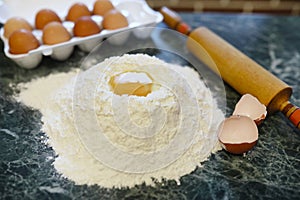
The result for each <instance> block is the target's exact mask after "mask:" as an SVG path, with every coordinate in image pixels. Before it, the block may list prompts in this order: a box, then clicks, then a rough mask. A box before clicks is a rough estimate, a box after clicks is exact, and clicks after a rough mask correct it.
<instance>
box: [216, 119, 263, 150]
mask: <svg viewBox="0 0 300 200" xmlns="http://www.w3.org/2000/svg"><path fill="white" fill-rule="evenodd" d="M218 138H219V141H220V142H221V144H222V146H223V148H224V149H225V150H226V151H228V152H230V153H233V154H243V153H246V152H247V151H249V150H250V149H252V148H253V146H254V145H255V144H256V143H257V140H258V129H257V126H256V124H255V122H254V121H253V120H252V119H251V118H250V117H247V116H238V115H233V116H231V117H229V118H226V119H225V120H224V121H223V122H222V123H221V124H220V126H219V132H218Z"/></svg>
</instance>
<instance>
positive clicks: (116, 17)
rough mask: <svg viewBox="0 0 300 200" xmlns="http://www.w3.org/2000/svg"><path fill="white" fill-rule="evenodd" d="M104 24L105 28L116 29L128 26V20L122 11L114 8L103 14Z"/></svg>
mask: <svg viewBox="0 0 300 200" xmlns="http://www.w3.org/2000/svg"><path fill="white" fill-rule="evenodd" d="M102 26H103V28H104V29H108V30H114V29H118V28H123V27H126V26H128V21H127V19H126V17H125V16H124V15H123V14H122V13H121V12H119V11H117V10H115V9H113V10H110V11H108V12H107V13H106V14H105V15H104V16H103V21H102Z"/></svg>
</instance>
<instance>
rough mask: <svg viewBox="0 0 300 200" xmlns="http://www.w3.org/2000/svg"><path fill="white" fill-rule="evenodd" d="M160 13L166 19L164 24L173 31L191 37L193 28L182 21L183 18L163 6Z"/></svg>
mask: <svg viewBox="0 0 300 200" xmlns="http://www.w3.org/2000/svg"><path fill="white" fill-rule="evenodd" d="M160 13H161V14H162V15H163V17H164V22H165V23H166V24H167V25H168V26H169V27H170V28H172V29H174V30H176V31H178V32H180V33H182V34H185V35H189V34H190V32H191V30H192V29H191V27H190V26H189V25H188V24H186V23H184V22H183V21H182V19H181V17H180V16H179V15H178V14H177V13H176V12H174V11H172V10H171V9H169V8H167V7H165V6H163V7H162V8H161V9H160Z"/></svg>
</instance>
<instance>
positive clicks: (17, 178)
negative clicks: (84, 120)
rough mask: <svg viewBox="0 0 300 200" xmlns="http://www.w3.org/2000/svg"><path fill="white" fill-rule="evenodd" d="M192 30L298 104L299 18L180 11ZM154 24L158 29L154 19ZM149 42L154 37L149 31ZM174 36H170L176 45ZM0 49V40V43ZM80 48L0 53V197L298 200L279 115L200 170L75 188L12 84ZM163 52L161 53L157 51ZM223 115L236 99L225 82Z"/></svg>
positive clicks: (288, 135) (297, 144) (293, 139)
mask: <svg viewBox="0 0 300 200" xmlns="http://www.w3.org/2000/svg"><path fill="white" fill-rule="evenodd" d="M181 16H182V17H183V19H184V20H185V21H186V22H188V23H189V24H190V25H191V26H192V27H193V28H196V27H198V26H200V25H204V26H207V27H208V28H210V29H211V30H213V31H214V32H216V33H217V34H219V35H220V36H222V37H223V38H224V39H226V40H227V41H229V42H230V43H231V44H233V45H234V46H236V47H237V48H238V49H240V50H241V51H243V52H244V53H246V54H247V55H248V56H250V57H251V58H253V59H254V60H256V61H257V62H258V63H260V64H261V65H263V66H264V67H265V68H266V69H268V70H269V71H270V72H272V73H274V74H275V75H276V76H278V77H279V78H280V79H282V80H283V81H285V82H286V83H288V84H289V85H290V86H292V87H293V90H294V93H293V96H292V98H291V101H292V102H293V103H295V104H296V105H300V34H299V32H300V18H299V17H289V16H270V15H240V14H214V13H207V14H198V13H181ZM158 26H159V27H162V28H164V27H166V25H165V24H164V23H160V24H159V25H158ZM151 40H152V42H154V43H155V42H161V40H160V38H158V37H157V35H152V38H151ZM177 42H178V41H171V43H174V44H175V46H176V43H177ZM0 49H3V43H2V42H0ZM86 55H87V54H86V53H83V52H81V51H79V50H78V49H76V50H75V52H74V53H73V55H72V56H71V58H70V59H68V60H67V61H65V62H58V61H53V60H51V59H50V58H44V59H43V61H42V63H41V64H40V66H39V67H38V68H36V69H33V70H26V69H22V68H20V67H18V66H16V64H14V63H13V62H12V61H11V60H9V59H8V58H6V57H5V55H4V53H3V51H1V52H0V199H300V131H299V130H298V129H296V128H294V127H293V126H292V125H291V123H290V122H289V121H288V120H287V119H286V118H285V117H284V116H283V115H282V114H281V113H276V114H274V115H272V116H269V117H268V118H267V119H266V120H265V122H264V123H263V124H262V125H261V126H260V127H259V132H260V136H259V141H258V144H257V145H256V146H255V148H254V149H253V150H252V151H250V152H249V153H248V154H247V155H246V156H237V155H232V154H229V153H227V152H225V151H220V152H217V153H216V154H214V155H212V156H211V157H210V158H209V160H208V161H206V162H204V163H203V167H202V168H197V169H195V171H193V172H192V173H190V174H188V175H185V176H183V177H182V178H181V179H180V185H178V184H177V183H176V182H175V181H173V180H166V181H164V182H163V183H157V184H156V185H155V186H146V185H138V186H136V187H134V188H131V189H128V188H122V189H106V188H102V187H100V186H98V185H94V186H86V185H75V184H74V182H72V181H70V180H67V179H64V178H62V177H61V175H60V174H58V173H57V171H56V170H55V169H54V167H53V165H52V163H53V161H54V157H55V152H54V151H53V149H52V148H51V147H49V146H47V145H45V144H44V143H43V141H44V138H45V136H46V135H45V133H43V132H42V131H41V130H40V128H41V125H42V124H41V114H40V112H39V111H37V110H34V109H32V108H29V107H27V106H25V105H23V104H20V103H17V102H16V101H15V100H14V99H13V98H12V95H13V94H14V93H17V92H18V89H17V88H16V84H18V83H22V82H27V81H30V80H31V79H33V78H35V77H42V76H46V75H48V74H50V73H56V72H62V71H69V70H70V69H71V68H75V67H79V63H80V61H81V60H82V59H83V58H84V57H85V56H86ZM160 56H162V57H163V56H164V55H160ZM225 87H226V98H227V107H226V110H227V112H228V113H230V112H232V110H233V108H234V105H235V103H236V102H237V101H238V99H239V98H240V95H239V94H238V93H236V92H235V91H234V90H233V89H232V88H230V87H229V86H228V85H225Z"/></svg>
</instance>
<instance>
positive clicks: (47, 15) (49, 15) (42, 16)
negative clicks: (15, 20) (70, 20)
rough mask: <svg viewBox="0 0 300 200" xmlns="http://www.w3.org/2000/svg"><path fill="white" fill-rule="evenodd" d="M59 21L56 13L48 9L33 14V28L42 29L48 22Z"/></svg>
mask: <svg viewBox="0 0 300 200" xmlns="http://www.w3.org/2000/svg"><path fill="white" fill-rule="evenodd" d="M53 21H55V22H61V19H60V18H59V17H58V15H57V14H56V13H55V12H54V11H52V10H50V9H42V10H40V11H39V12H38V13H37V14H36V15H35V28H36V29H43V28H44V26H45V25H47V24H48V23H49V22H53Z"/></svg>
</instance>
